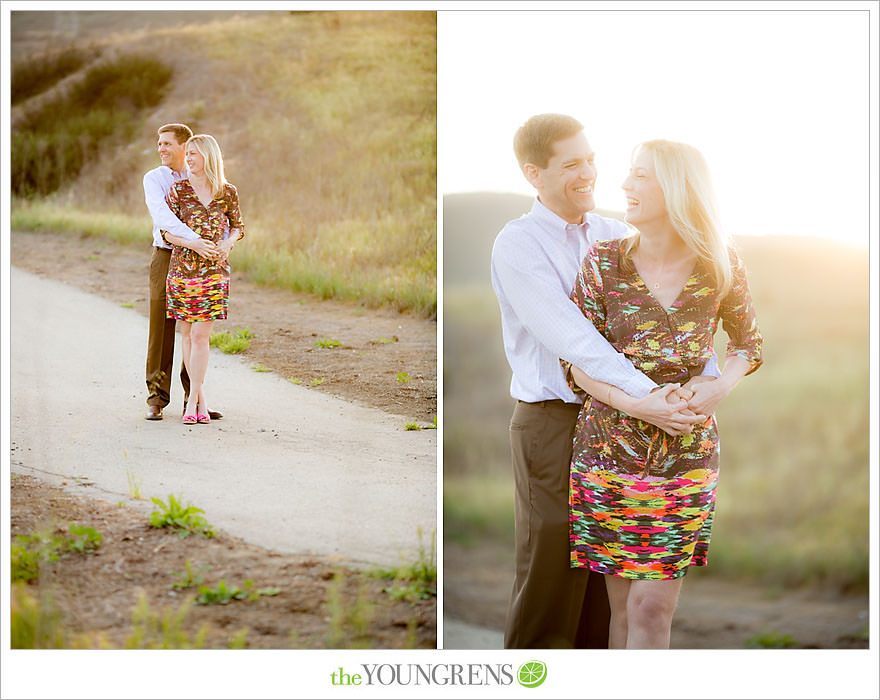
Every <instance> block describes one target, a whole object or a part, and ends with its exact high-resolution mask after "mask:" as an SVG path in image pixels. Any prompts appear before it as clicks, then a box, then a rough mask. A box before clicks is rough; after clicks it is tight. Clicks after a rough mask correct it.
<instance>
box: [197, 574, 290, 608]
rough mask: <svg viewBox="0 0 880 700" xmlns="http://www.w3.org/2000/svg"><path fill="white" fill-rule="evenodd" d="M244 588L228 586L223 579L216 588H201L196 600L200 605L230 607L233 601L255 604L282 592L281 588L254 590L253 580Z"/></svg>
mask: <svg viewBox="0 0 880 700" xmlns="http://www.w3.org/2000/svg"><path fill="white" fill-rule="evenodd" d="M242 586H244V588H239V587H238V586H236V585H235V584H227V583H226V580H225V579H221V580H220V582H219V583H218V584H217V585H216V586H215V587H214V588H209V587H208V586H199V597H198V598H196V603H198V604H199V605H228V604H229V603H231V602H232V601H233V600H248V601H250V602H254V601H257V600H259V599H260V597H261V596H264V595H265V596H273V595H278V594H279V593H280V592H281V589H280V588H254V587H253V586H254V582H253V581H251V580H246V581H245V582H244V583H243V584H242Z"/></svg>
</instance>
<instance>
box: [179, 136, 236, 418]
mask: <svg viewBox="0 0 880 700" xmlns="http://www.w3.org/2000/svg"><path fill="white" fill-rule="evenodd" d="M186 165H187V168H188V170H189V177H188V178H186V179H183V180H178V181H177V182H175V183H174V184H173V185H172V186H171V189H170V190H169V191H168V195H167V198H166V199H167V201H168V206H169V208H170V209H171V211H172V212H174V214H175V215H176V216H177V218H178V219H180V220H181V221H182V222H183V223H185V224H186V225H187V226H189V227H190V228H191V229H192V230H193V231H195V232H196V233H198V234H199V235H200V236H201V237H202V238H207V239H209V240H211V241H213V242H214V243H215V244H216V246H217V251H218V252H217V255H216V256H215V257H211V258H203V257H201V256H200V255H198V254H197V253H195V252H194V251H192V250H190V249H189V248H184V247H183V245H182V244H183V243H184V241H183V240H182V239H180V238H178V237H177V236H174V235H172V234H170V233H168V232H167V231H163V232H162V235H163V236H164V237H165V240H166V241H168V242H169V243H171V244H172V245H173V246H174V247H173V249H172V251H171V262H170V263H169V265H168V279H167V281H166V284H165V289H166V296H167V299H168V302H167V306H168V318H173V319H176V320H177V321H179V322H180V331H181V336H182V339H183V343H182V346H183V363H184V365H185V366H186V371H187V373H188V374H189V377H190V391H189V397H188V399H187V402H186V406H185V408H184V411H183V422H184V423H186V424H188V425H191V424H193V423H210V422H211V418H210V417H209V415H208V404H207V401H206V400H205V392H204V382H205V374H206V372H207V369H208V355H209V352H210V339H211V329H212V327H213V325H214V321H215V320H216V319H225V318H226V308H227V303H228V299H229V257H228V256H229V252H230V251H231V250H232V247H233V246H234V245H235V242H236V241H237V240H239V239H240V238H242V236H244V224H242V221H241V212H240V211H239V207H238V192H237V190H236V189H235V187H234V186H233V185H231V184H230V183H228V182H226V179H225V177H224V174H223V156H222V154H221V153H220V147H219V146H218V145H217V141H216V140H215V139H214V137H213V136H210V135H208V134H196V135H195V136H192V137H191V138H189V139H188V140H187V142H186ZM227 231H228V233H227Z"/></svg>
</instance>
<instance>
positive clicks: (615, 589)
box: [605, 574, 632, 649]
mask: <svg viewBox="0 0 880 700" xmlns="http://www.w3.org/2000/svg"><path fill="white" fill-rule="evenodd" d="M631 584H632V581H631V580H629V579H625V578H621V577H620V576H612V575H610V574H606V575H605V589H606V590H607V591H608V603H609V604H610V605H611V622H610V623H609V625H608V648H609V649H626V637H627V622H626V604H627V598H628V597H629V589H630V585H631Z"/></svg>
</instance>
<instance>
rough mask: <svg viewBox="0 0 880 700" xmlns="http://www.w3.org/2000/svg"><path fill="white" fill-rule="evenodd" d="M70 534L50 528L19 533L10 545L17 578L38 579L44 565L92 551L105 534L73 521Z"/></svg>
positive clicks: (68, 528) (13, 571)
mask: <svg viewBox="0 0 880 700" xmlns="http://www.w3.org/2000/svg"><path fill="white" fill-rule="evenodd" d="M67 531H68V533H69V536H66V535H56V534H54V533H51V532H46V531H33V532H30V533H28V534H26V535H17V536H16V537H15V539H14V541H13V543H12V546H11V547H10V554H11V560H12V561H11V564H12V566H11V572H12V574H11V577H12V580H13V581H25V582H29V581H35V580H37V579H38V578H39V576H40V569H41V567H42V566H43V565H44V564H45V563H48V562H53V561H58V560H59V559H61V558H62V557H67V556H69V555H71V554H89V553H91V552H94V551H95V550H97V549H98V548H99V547H100V546H101V541H102V540H103V538H104V536H103V535H102V534H101V533H100V532H98V531H97V530H95V529H94V528H92V527H89V526H86V525H80V524H79V523H76V522H72V523H69V524H68V526H67Z"/></svg>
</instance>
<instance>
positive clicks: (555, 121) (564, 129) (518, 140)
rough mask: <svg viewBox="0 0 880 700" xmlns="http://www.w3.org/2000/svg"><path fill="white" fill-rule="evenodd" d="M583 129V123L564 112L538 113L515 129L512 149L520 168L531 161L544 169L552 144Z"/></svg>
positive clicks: (550, 154) (548, 160) (550, 153)
mask: <svg viewBox="0 0 880 700" xmlns="http://www.w3.org/2000/svg"><path fill="white" fill-rule="evenodd" d="M583 130H584V125H583V124H581V123H580V122H579V121H578V120H577V119H575V118H574V117H569V116H567V115H565V114H538V115H536V116H534V117H531V118H530V119H529V120H528V121H526V123H525V124H523V125H522V126H521V127H520V128H519V129H517V130H516V135H515V136H514V137H513V151H514V153H516V159H517V160H518V161H519V167H520V168H522V167H523V166H524V165H525V164H526V163H532V164H534V165H537V166H538V167H539V168H541V169H544V168H546V167H547V164H548V163H549V162H550V158H551V157H552V156H553V144H554V143H556V142H557V141H561V140H562V139H567V138H569V137H571V136H574V135H575V134H578V133H580V132H581V131H583Z"/></svg>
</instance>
